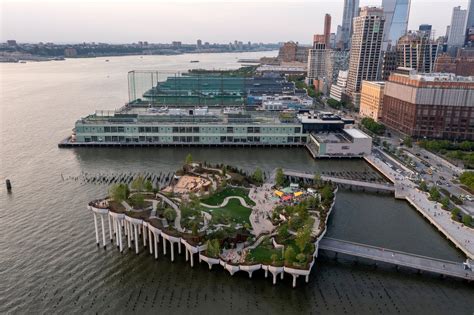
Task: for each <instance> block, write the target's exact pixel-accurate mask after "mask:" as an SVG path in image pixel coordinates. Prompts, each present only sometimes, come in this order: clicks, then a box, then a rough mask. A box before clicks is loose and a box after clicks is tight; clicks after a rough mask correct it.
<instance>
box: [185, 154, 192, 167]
mask: <svg viewBox="0 0 474 315" xmlns="http://www.w3.org/2000/svg"><path fill="white" fill-rule="evenodd" d="M191 163H193V156H192V155H191V153H188V155H186V159H185V160H184V164H186V165H189V164H191Z"/></svg>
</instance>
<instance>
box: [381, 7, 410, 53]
mask: <svg viewBox="0 0 474 315" xmlns="http://www.w3.org/2000/svg"><path fill="white" fill-rule="evenodd" d="M410 2H411V0H383V1H382V7H383V12H384V16H385V26H384V40H383V41H384V49H387V48H388V46H395V45H396V44H397V41H398V39H399V38H400V37H402V36H403V35H405V34H406V32H407V28H408V17H409V16H410Z"/></svg>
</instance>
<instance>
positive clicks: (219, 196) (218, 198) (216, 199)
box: [201, 187, 255, 206]
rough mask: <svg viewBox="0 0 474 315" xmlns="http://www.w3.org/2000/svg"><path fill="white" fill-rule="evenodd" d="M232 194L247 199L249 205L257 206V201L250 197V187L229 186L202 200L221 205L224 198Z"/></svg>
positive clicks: (209, 203) (206, 202)
mask: <svg viewBox="0 0 474 315" xmlns="http://www.w3.org/2000/svg"><path fill="white" fill-rule="evenodd" d="M230 196H237V197H242V198H244V199H245V202H247V204H248V205H249V206H255V202H253V201H252V200H251V199H250V197H249V191H248V189H245V188H233V187H227V188H225V189H224V190H222V191H220V192H217V193H215V194H213V195H212V196H210V197H207V198H204V199H201V202H202V203H205V204H208V205H211V206H217V205H220V204H221V203H222V202H223V201H224V198H226V197H230ZM231 201H235V200H231ZM237 203H238V204H240V202H237ZM229 204H230V202H229Z"/></svg>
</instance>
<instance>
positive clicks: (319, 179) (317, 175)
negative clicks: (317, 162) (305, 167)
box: [313, 172, 321, 185]
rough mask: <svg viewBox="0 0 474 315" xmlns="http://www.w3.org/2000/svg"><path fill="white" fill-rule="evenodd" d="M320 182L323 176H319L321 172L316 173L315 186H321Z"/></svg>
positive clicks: (314, 177)
mask: <svg viewBox="0 0 474 315" xmlns="http://www.w3.org/2000/svg"><path fill="white" fill-rule="evenodd" d="M320 182H321V174H319V172H316V173H314V176H313V184H314V185H319V183H320Z"/></svg>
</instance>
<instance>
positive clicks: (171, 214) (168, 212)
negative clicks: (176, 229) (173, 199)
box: [163, 208, 176, 221]
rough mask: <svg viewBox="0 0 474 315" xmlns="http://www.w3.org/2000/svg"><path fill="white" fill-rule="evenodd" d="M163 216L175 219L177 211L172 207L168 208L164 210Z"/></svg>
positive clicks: (169, 219)
mask: <svg viewBox="0 0 474 315" xmlns="http://www.w3.org/2000/svg"><path fill="white" fill-rule="evenodd" d="M163 216H164V217H165V218H166V220H168V221H174V220H175V219H176V211H174V209H172V208H166V209H165V211H164V212H163Z"/></svg>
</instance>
